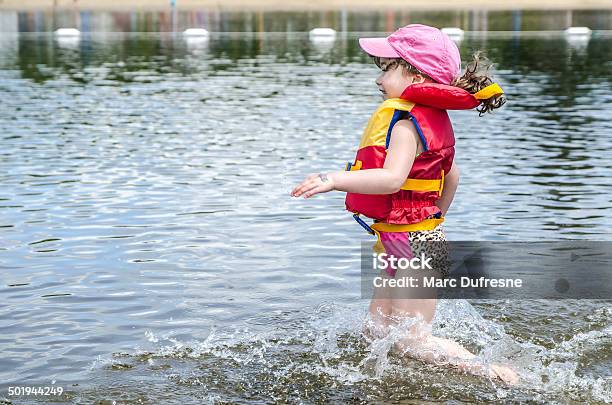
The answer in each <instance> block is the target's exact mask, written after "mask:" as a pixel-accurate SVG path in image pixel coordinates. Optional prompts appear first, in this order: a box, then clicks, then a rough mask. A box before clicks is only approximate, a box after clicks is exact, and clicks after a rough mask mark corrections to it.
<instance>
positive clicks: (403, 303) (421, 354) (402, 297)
mask: <svg viewBox="0 0 612 405" xmlns="http://www.w3.org/2000/svg"><path fill="white" fill-rule="evenodd" d="M409 236H410V241H409V244H410V248H411V250H412V252H413V255H414V256H417V255H418V254H419V253H420V252H421V251H426V252H427V251H429V252H428V253H429V254H428V256H429V257H434V260H433V262H434V263H436V266H435V267H434V269H435V270H433V271H431V270H420V271H414V270H409V269H399V270H398V271H397V274H396V278H400V277H414V278H416V279H417V280H419V283H420V284H419V285H421V286H422V285H423V284H422V282H423V278H424V277H430V276H433V277H437V278H443V276H444V274H448V273H447V268H446V267H445V266H447V259H448V251H447V250H446V249H447V248H446V245H445V244H444V241H445V240H446V238H445V237H444V234H443V233H442V232H441V230H437V229H436V230H433V231H424V232H415V233H412V234H411V235H409ZM432 241H435V242H433V243H432ZM437 242H439V243H437ZM427 272H429V273H427ZM391 296H392V299H391V308H392V313H391V319H393V320H395V321H396V322H398V323H401V322H403V321H402V320H407V318H412V319H414V321H415V322H414V323H412V324H410V327H409V328H408V329H407V330H406V331H405V332H403V333H404V334H403V336H402V337H401V338H400V339H399V340H398V341H397V342H396V343H395V346H396V348H397V349H398V350H400V352H401V353H406V354H409V355H411V356H413V357H415V358H418V359H419V360H422V361H426V362H430V363H435V364H440V363H444V364H449V365H453V366H455V367H457V368H459V369H460V370H461V371H463V372H467V373H470V374H474V375H482V376H486V377H489V378H499V379H501V380H503V381H505V382H506V383H508V384H516V383H517V382H518V375H517V374H516V373H515V372H514V371H513V370H511V369H510V368H508V367H506V366H503V365H499V364H491V365H490V366H489V367H487V366H486V365H485V364H483V363H482V362H481V361H478V360H476V359H475V357H476V355H474V354H473V353H471V352H470V351H469V350H467V349H466V348H464V347H463V346H461V345H460V344H459V343H457V342H455V341H453V340H450V339H445V338H441V337H437V336H433V335H432V334H431V323H432V321H433V318H434V315H435V312H436V305H437V299H435V298H431V297H435V290H434V289H431V290H425V289H424V288H422V287H421V288H419V289H409V288H400V289H392V291H391Z"/></svg>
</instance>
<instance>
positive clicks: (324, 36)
mask: <svg viewBox="0 0 612 405" xmlns="http://www.w3.org/2000/svg"><path fill="white" fill-rule="evenodd" d="M308 37H309V38H310V40H311V41H313V42H332V41H335V40H336V30H334V29H332V28H313V29H312V30H310V32H309V33H308Z"/></svg>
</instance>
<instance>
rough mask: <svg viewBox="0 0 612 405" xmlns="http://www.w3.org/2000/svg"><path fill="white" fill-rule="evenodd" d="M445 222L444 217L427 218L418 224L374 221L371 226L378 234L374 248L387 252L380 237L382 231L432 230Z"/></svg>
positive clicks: (379, 251) (378, 251) (380, 251)
mask: <svg viewBox="0 0 612 405" xmlns="http://www.w3.org/2000/svg"><path fill="white" fill-rule="evenodd" d="M442 222H444V217H441V218H427V219H424V220H422V221H421V222H417V223H416V224H386V223H384V222H374V223H373V224H372V225H371V226H370V227H371V228H372V231H373V232H374V233H375V234H376V243H375V244H374V246H373V249H374V251H375V252H376V253H385V246H384V245H383V243H382V240H381V239H380V233H381V232H415V231H430V230H432V229H434V228H435V227H436V226H438V225H440V224H441V223H442Z"/></svg>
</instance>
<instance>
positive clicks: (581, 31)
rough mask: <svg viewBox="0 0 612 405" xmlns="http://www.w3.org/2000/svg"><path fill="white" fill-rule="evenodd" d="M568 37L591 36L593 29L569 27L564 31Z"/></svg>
mask: <svg viewBox="0 0 612 405" xmlns="http://www.w3.org/2000/svg"><path fill="white" fill-rule="evenodd" d="M564 33H565V36H566V37H568V38H569V37H587V38H590V37H591V34H593V31H591V29H590V28H589V27H569V28H568V29H566V30H565V31H564Z"/></svg>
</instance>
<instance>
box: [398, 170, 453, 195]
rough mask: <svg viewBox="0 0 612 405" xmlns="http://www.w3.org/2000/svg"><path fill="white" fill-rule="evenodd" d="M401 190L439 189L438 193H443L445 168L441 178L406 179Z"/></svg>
mask: <svg viewBox="0 0 612 405" xmlns="http://www.w3.org/2000/svg"><path fill="white" fill-rule="evenodd" d="M400 189H401V190H414V191H437V192H438V195H439V196H441V195H442V190H443V189H444V170H442V178H441V179H439V180H425V179H406V181H405V182H404V184H403V185H402V187H400Z"/></svg>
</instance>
